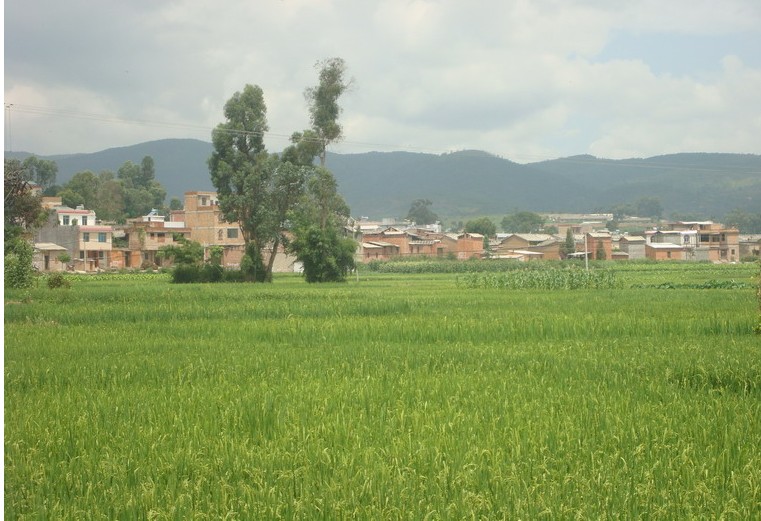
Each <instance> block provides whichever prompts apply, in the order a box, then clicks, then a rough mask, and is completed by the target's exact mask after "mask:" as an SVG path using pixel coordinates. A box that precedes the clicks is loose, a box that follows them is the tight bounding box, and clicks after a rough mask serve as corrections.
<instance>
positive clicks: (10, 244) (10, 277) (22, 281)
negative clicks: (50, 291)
mask: <svg viewBox="0 0 761 521" xmlns="http://www.w3.org/2000/svg"><path fill="white" fill-rule="evenodd" d="M33 256H34V249H33V248H32V245H31V244H30V243H29V241H26V240H24V239H23V238H22V237H16V238H13V239H11V240H6V242H5V258H4V266H3V267H4V277H5V279H4V285H5V288H15V289H18V288H29V287H31V286H32V284H33V283H34V274H35V272H34V268H33V266H32V257H33Z"/></svg>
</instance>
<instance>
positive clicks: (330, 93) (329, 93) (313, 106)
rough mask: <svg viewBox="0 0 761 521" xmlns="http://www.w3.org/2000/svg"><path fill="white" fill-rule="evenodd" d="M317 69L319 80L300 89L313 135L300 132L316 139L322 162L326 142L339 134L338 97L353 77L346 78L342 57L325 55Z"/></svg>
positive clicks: (321, 162) (316, 66)
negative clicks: (313, 85) (305, 102)
mask: <svg viewBox="0 0 761 521" xmlns="http://www.w3.org/2000/svg"><path fill="white" fill-rule="evenodd" d="M315 68H316V69H318V71H319V73H318V74H319V84H318V85H317V86H316V87H309V88H307V89H306V90H305V91H304V97H305V98H306V100H307V104H308V105H309V118H310V122H311V123H312V131H313V132H314V134H313V135H309V136H307V135H306V134H304V135H302V136H301V139H304V138H305V137H308V138H309V139H313V140H316V143H317V145H318V147H317V148H318V154H317V155H318V157H319V158H320V165H321V166H325V157H326V152H327V148H328V145H330V144H331V143H333V142H335V141H338V140H340V139H341V138H342V137H343V129H342V128H341V125H340V124H339V123H338V116H339V115H340V114H341V107H340V106H339V105H338V98H340V97H341V95H342V94H343V93H344V92H346V90H347V89H348V88H349V87H350V86H351V84H352V82H353V80H351V79H350V80H347V79H346V77H345V76H346V62H344V60H343V59H342V58H329V59H327V60H322V61H319V62H317V63H316V64H315Z"/></svg>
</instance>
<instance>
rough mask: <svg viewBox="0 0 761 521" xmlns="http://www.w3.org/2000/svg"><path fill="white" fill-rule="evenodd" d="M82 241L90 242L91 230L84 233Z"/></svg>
mask: <svg viewBox="0 0 761 521" xmlns="http://www.w3.org/2000/svg"><path fill="white" fill-rule="evenodd" d="M82 241H84V242H90V233H89V232H85V233H83V234H82Z"/></svg>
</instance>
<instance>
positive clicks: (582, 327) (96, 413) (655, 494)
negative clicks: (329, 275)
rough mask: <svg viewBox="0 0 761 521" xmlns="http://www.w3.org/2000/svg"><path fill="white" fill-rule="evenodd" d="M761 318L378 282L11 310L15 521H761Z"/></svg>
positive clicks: (691, 300) (156, 286)
mask: <svg viewBox="0 0 761 521" xmlns="http://www.w3.org/2000/svg"><path fill="white" fill-rule="evenodd" d="M626 277H627V280H634V281H636V273H629V274H627V275H626ZM706 277H708V278H715V279H717V280H718V279H721V278H722V277H721V273H720V272H719V274H718V275H715V274H711V275H706ZM643 286H645V285H643ZM754 299H755V295H754V291H753V289H705V290H697V289H672V290H669V291H663V290H660V289H655V288H652V287H638V288H633V287H631V285H630V284H626V285H625V286H624V287H606V288H601V289H583V288H582V289H576V290H543V289H537V290H510V289H505V288H484V287H480V288H466V287H463V286H462V285H461V284H459V285H458V284H457V282H456V275H425V276H421V275H418V276H416V275H392V276H389V275H382V276H374V275H372V274H371V275H368V276H363V277H362V278H361V279H360V281H359V282H356V281H353V282H351V283H349V284H343V285H327V286H311V285H307V284H305V283H303V282H302V281H301V280H300V279H299V278H295V277H284V278H281V279H276V281H275V283H273V284H272V285H267V286H262V285H193V286H181V285H171V284H168V283H167V282H166V281H165V280H161V279H155V280H150V281H141V280H129V281H120V280H118V279H106V280H82V281H80V280H77V281H75V282H74V283H73V284H72V287H71V288H70V289H68V290H55V291H50V290H48V289H47V288H36V289H33V290H31V291H29V292H27V293H24V294H14V293H9V294H6V302H5V375H4V377H5V382H4V386H5V440H4V443H5V491H4V492H5V517H6V518H7V519H32V518H34V519H37V518H54V519H59V518H69V519H71V518H152V519H170V518H171V519H186V518H198V519H218V518H222V517H227V518H228V519H252V518H260V519H261V518H302V519H312V518H328V519H336V518H367V519H423V518H426V517H427V518H428V519H456V518H466V517H467V518H473V517H475V518H491V519H493V518H511V519H512V518H537V517H540V516H546V517H548V518H569V517H581V518H600V517H623V518H632V517H657V518H694V517H703V518H719V517H722V516H723V517H727V518H742V519H747V518H754V517H758V516H759V515H761V488H759V485H758V484H759V483H761V470H759V469H761V356H759V339H758V336H756V335H754V334H753V333H752V328H753V326H754V324H755V321H756V316H757V315H756V313H757V304H756V302H755V300H754Z"/></svg>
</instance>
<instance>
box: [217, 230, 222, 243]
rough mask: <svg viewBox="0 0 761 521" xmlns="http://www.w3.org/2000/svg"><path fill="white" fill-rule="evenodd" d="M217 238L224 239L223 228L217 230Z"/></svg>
mask: <svg viewBox="0 0 761 521" xmlns="http://www.w3.org/2000/svg"><path fill="white" fill-rule="evenodd" d="M217 240H218V241H221V240H222V230H218V231H217Z"/></svg>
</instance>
